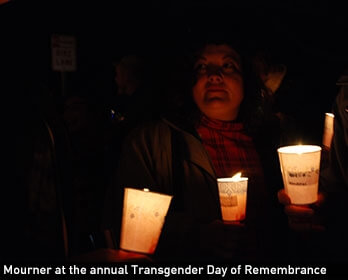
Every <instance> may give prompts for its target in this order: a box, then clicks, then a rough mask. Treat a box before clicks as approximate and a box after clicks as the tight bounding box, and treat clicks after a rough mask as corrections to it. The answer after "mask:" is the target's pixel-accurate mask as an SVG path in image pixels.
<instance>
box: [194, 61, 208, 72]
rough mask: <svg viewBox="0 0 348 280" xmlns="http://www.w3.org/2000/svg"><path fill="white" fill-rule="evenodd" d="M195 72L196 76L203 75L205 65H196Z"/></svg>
mask: <svg viewBox="0 0 348 280" xmlns="http://www.w3.org/2000/svg"><path fill="white" fill-rule="evenodd" d="M195 70H196V72H197V73H198V74H204V73H206V72H207V65H206V64H204V63H200V64H197V65H196V67H195Z"/></svg>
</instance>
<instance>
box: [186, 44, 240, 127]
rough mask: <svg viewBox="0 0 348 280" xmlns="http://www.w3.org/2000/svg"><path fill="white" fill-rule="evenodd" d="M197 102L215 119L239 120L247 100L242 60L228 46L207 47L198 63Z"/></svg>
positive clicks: (201, 109)
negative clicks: (242, 107) (240, 110)
mask: <svg viewBox="0 0 348 280" xmlns="http://www.w3.org/2000/svg"><path fill="white" fill-rule="evenodd" d="M195 71H196V83H195V85H194V86H193V99H194V101H195V103H196V104H197V106H198V108H199V109H200V111H201V112H202V113H203V114H205V115H206V116H207V117H209V118H211V119H217V120H222V121H231V120H234V119H236V118H237V115H238V111H239V107H240V104H241V102H242V100H243V97H244V87H243V78H242V74H241V65H240V57H239V55H238V53H237V52H236V51H235V50H234V49H232V48H231V47H229V46H228V45H213V44H212V45H207V46H206V47H205V48H204V49H203V51H202V52H201V54H200V56H199V58H198V60H197V61H196V63H195Z"/></svg>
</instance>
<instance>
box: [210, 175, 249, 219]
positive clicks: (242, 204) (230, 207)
mask: <svg viewBox="0 0 348 280" xmlns="http://www.w3.org/2000/svg"><path fill="white" fill-rule="evenodd" d="M217 184H218V188H219V196H220V205H221V213H222V219H223V220H224V221H227V222H229V221H242V220H244V219H245V214H246V204H247V188H248V178H243V177H242V178H238V179H233V178H218V179H217Z"/></svg>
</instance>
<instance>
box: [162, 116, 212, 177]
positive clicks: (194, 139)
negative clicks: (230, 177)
mask: <svg viewBox="0 0 348 280" xmlns="http://www.w3.org/2000/svg"><path fill="white" fill-rule="evenodd" d="M162 120H163V121H164V122H165V123H167V124H168V125H169V126H170V127H172V128H173V129H175V130H176V131H178V132H180V133H181V135H182V139H183V141H184V142H185V143H186V145H187V147H189V149H188V150H187V152H186V153H185V154H184V155H182V156H183V158H184V159H185V160H188V161H190V162H192V163H194V164H195V165H198V166H200V167H201V168H203V169H204V170H205V171H206V172H208V173H209V174H210V176H212V177H213V178H214V179H215V178H216V175H215V171H214V168H213V164H212V162H211V159H210V156H209V155H208V153H207V151H206V150H205V149H204V147H203V145H202V140H201V138H200V137H199V135H198V133H197V131H196V130H195V128H194V127H193V126H192V127H188V126H186V127H185V128H182V127H181V126H180V124H177V123H174V122H172V121H171V120H168V119H166V118H163V119H162Z"/></svg>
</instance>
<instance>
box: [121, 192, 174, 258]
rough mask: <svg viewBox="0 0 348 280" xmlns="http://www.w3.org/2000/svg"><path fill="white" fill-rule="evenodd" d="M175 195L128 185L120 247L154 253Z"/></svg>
mask: <svg viewBox="0 0 348 280" xmlns="http://www.w3.org/2000/svg"><path fill="white" fill-rule="evenodd" d="M171 199H172V196H170V195H165V194H160V193H155V192H150V191H149V190H148V189H144V190H139V189H133V188H125V192H124V205H123V215H122V225H121V241H120V248H121V249H124V250H128V251H134V252H140V253H146V254H153V253H154V252H155V250H156V247H157V243H158V239H159V237H160V234H161V231H162V227H163V224H164V220H165V216H166V214H167V212H168V208H169V205H170V202H171Z"/></svg>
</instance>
